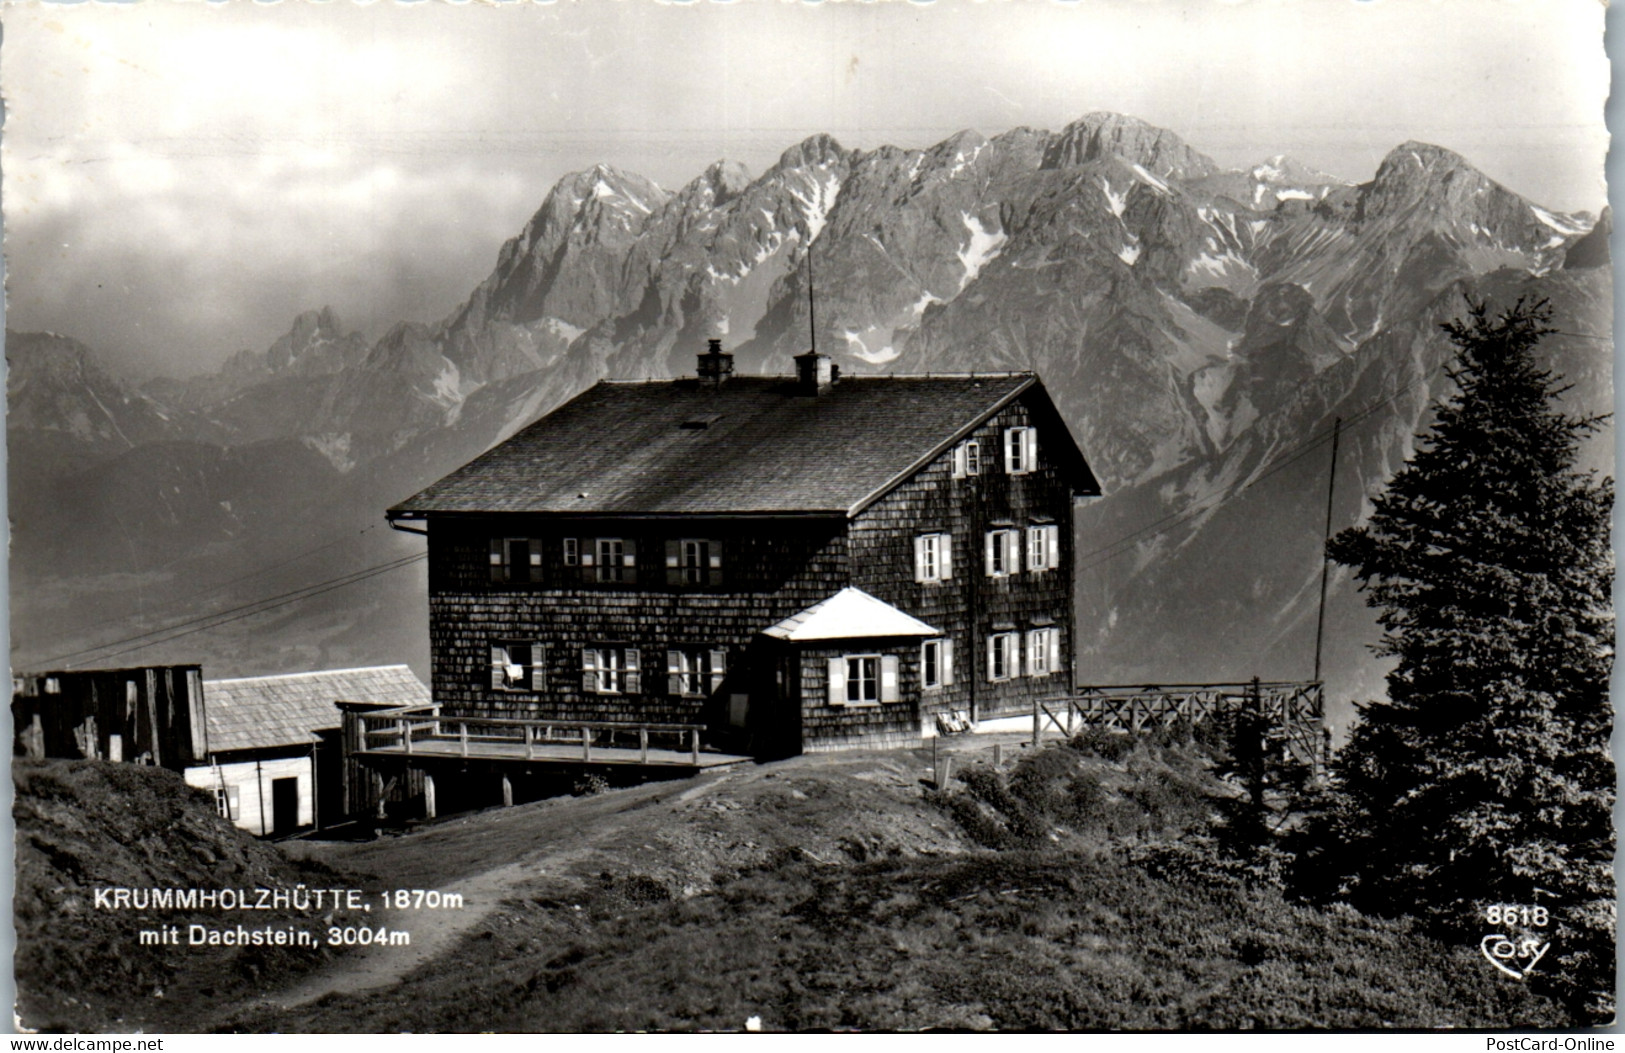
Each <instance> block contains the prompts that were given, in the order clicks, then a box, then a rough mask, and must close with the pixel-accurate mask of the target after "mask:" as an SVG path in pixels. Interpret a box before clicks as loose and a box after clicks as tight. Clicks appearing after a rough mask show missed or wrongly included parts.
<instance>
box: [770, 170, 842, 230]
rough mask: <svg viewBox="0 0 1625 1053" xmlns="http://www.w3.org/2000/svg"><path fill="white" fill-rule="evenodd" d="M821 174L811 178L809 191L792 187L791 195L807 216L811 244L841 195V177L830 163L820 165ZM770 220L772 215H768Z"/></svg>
mask: <svg viewBox="0 0 1625 1053" xmlns="http://www.w3.org/2000/svg"><path fill="white" fill-rule="evenodd" d="M818 171H819V173H820V174H819V175H817V176H812V177H810V178H809V182H810V183H811V186H810V187H808V192H807V193H799V192H797V191H796V190H795V189H794V188H790V196H791V197H793V198H795V199H796V201H797V202H798V203H799V204H800V205H801V207H802V209H803V211H804V214H805V215H806V217H807V241H808V243H809V244H810V243H811V242H813V241H815V240H816V239H817V238H818V234H819V232H820V231H822V230H823V229H824V224H825V222H827V221H828V219H829V210H830V209H832V208H834V207H835V200H836V199H837V198H838V197H840V196H841V179H840V177H839V176H838V175H836V174H835V173H834V172H831V171H830V170H829V166H828V165H819V166H818ZM768 218H769V219H770V220H771V219H772V217H771V216H769V217H768Z"/></svg>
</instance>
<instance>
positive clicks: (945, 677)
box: [937, 640, 954, 687]
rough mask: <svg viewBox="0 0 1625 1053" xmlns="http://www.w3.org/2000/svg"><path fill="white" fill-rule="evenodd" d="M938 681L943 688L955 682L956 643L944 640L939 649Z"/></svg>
mask: <svg viewBox="0 0 1625 1053" xmlns="http://www.w3.org/2000/svg"><path fill="white" fill-rule="evenodd" d="M937 680H938V681H940V682H941V684H942V686H943V687H947V686H948V685H949V684H951V683H953V682H954V642H953V641H952V640H943V641H942V643H941V644H940V645H939V646H938V647H937Z"/></svg>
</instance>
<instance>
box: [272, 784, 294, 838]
mask: <svg viewBox="0 0 1625 1053" xmlns="http://www.w3.org/2000/svg"><path fill="white" fill-rule="evenodd" d="M298 827H299V780H298V779H272V780H271V835H272V836H273V837H281V836H282V835H283V834H291V833H293V832H294V830H296V829H298Z"/></svg>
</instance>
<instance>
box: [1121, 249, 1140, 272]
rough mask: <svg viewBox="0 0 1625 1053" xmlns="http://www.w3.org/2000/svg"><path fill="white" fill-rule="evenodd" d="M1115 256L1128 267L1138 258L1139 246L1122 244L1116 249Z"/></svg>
mask: <svg viewBox="0 0 1625 1053" xmlns="http://www.w3.org/2000/svg"><path fill="white" fill-rule="evenodd" d="M1117 258H1118V259H1120V260H1122V261H1123V262H1124V263H1126V264H1128V265H1129V266H1130V267H1132V266H1134V262H1135V261H1136V260H1138V259H1139V258H1140V246H1138V245H1124V246H1123V247H1122V248H1120V249H1118V250H1117Z"/></svg>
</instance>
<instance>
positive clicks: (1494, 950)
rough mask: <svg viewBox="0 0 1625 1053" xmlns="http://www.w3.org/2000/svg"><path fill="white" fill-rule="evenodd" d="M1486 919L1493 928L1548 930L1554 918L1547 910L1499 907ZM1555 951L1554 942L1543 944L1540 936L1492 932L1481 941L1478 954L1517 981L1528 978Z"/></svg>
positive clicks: (1485, 917)
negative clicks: (1547, 954) (1541, 961)
mask: <svg viewBox="0 0 1625 1053" xmlns="http://www.w3.org/2000/svg"><path fill="white" fill-rule="evenodd" d="M1484 920H1485V921H1487V922H1489V923H1490V924H1491V925H1501V926H1505V927H1507V928H1510V927H1511V926H1513V925H1522V926H1524V927H1528V928H1545V927H1546V926H1547V924H1549V923H1550V921H1551V916H1550V913H1549V912H1548V911H1547V909H1546V908H1545V907H1528V906H1518V905H1510V906H1503V905H1500V904H1497V905H1494V906H1491V907H1489V908H1488V909H1486V910H1485V911H1484ZM1551 949H1552V944H1551V941H1550V940H1547V941H1546V942H1544V943H1543V942H1541V939H1540V937H1539V936H1529V935H1524V936H1518V935H1515V934H1508V933H1500V932H1492V933H1490V934H1489V935H1488V936H1485V937H1484V938H1483V939H1482V940H1480V941H1478V951H1479V953H1480V954H1482V955H1483V956H1484V960H1485V961H1487V962H1489V963H1490V964H1491V965H1493V966H1495V967H1496V968H1497V969H1499V970H1501V971H1502V972H1503V973H1506V974H1507V975H1508V976H1510V977H1512V978H1513V979H1514V980H1523V979H1525V978H1527V977H1528V976H1529V974H1530V973H1531V972H1533V971H1534V969H1535V966H1536V965H1538V964H1539V963H1540V960H1541V959H1542V958H1544V957H1546V952H1547V951H1549V950H1551Z"/></svg>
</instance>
